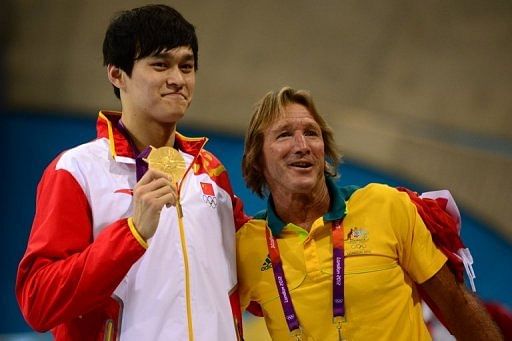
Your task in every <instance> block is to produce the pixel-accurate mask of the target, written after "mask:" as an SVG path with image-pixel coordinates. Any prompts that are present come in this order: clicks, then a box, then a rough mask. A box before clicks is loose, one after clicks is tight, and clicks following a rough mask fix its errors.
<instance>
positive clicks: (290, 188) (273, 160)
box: [262, 103, 325, 196]
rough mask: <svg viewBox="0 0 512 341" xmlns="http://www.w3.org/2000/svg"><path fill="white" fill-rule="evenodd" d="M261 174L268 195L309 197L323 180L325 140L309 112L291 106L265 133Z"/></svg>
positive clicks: (299, 106) (285, 109)
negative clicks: (302, 195)
mask: <svg viewBox="0 0 512 341" xmlns="http://www.w3.org/2000/svg"><path fill="white" fill-rule="evenodd" d="M262 163H263V175H264V176H265V180H266V182H267V184H268V187H269V189H270V192H271V193H273V195H274V196H275V194H276V193H278V192H281V193H282V194H284V195H286V196H288V195H291V194H308V193H311V192H312V191H314V190H316V189H317V188H319V187H320V186H321V184H322V182H323V181H324V165H325V162H324V140H323V138H322V131H321V129H320V126H319V125H318V123H317V122H316V121H315V120H314V118H313V116H312V115H311V113H310V112H309V111H308V110H307V109H306V107H304V106H303V105H301V104H297V103H292V104H288V105H287V106H285V108H284V113H283V115H282V116H281V117H280V118H278V119H277V120H276V121H275V122H273V123H272V124H271V125H270V126H269V127H268V128H267V129H266V130H265V131H264V139H263V162H262Z"/></svg>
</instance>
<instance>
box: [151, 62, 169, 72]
mask: <svg viewBox="0 0 512 341" xmlns="http://www.w3.org/2000/svg"><path fill="white" fill-rule="evenodd" d="M151 66H152V67H153V68H154V69H155V70H157V71H163V70H165V69H167V63H165V62H154V63H152V64H151Z"/></svg>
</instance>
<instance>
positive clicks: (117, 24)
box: [103, 5, 198, 98]
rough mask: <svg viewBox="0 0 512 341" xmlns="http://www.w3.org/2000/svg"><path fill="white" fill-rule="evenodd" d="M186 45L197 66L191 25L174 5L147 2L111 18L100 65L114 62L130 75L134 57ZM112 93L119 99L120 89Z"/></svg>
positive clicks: (195, 41)
mask: <svg viewBox="0 0 512 341" xmlns="http://www.w3.org/2000/svg"><path fill="white" fill-rule="evenodd" d="M180 46H189V47H190V48H191V49H192V52H193V53H194V68H195V69H196V70H197V68H198V62H197V58H198V44H197V36H196V32H195V28H194V26H193V25H192V24H191V23H189V22H188V21H187V20H186V19H185V18H183V16H182V15H181V14H180V13H179V12H178V11H176V10H175V9H174V8H172V7H169V6H166V5H147V6H143V7H138V8H134V9H131V10H128V11H123V12H120V13H119V14H118V15H117V16H116V17H114V18H113V19H112V21H111V22H110V25H109V27H108V29H107V32H106V33H105V40H104V41H103V65H105V66H107V65H114V66H117V67H118V68H120V69H121V70H123V71H124V72H126V74H127V75H128V76H131V74H132V70H133V64H134V62H135V61H136V60H138V59H142V58H145V57H148V56H153V55H156V54H158V53H160V52H162V51H164V50H170V49H173V48H176V47H180ZM114 93H115V95H116V97H117V98H120V94H119V88H117V87H115V86H114Z"/></svg>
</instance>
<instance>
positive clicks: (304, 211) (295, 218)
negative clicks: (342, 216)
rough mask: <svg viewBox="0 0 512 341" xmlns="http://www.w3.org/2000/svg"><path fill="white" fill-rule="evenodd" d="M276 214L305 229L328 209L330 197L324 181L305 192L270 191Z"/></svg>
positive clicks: (309, 227)
mask: <svg viewBox="0 0 512 341" xmlns="http://www.w3.org/2000/svg"><path fill="white" fill-rule="evenodd" d="M272 198H273V201H274V208H275V210H276V214H277V215H278V216H279V217H280V218H281V219H282V220H283V221H285V222H287V223H293V224H295V225H298V226H300V227H302V228H304V229H306V230H307V231H309V230H310V229H311V225H312V224H313V222H314V221H315V220H316V219H318V218H319V217H321V216H323V215H324V214H325V213H327V212H328V211H329V205H330V197H329V191H328V189H327V185H326V184H325V181H323V182H322V186H321V187H320V188H319V189H317V190H314V191H311V193H307V194H302V193H301V194H282V193H272Z"/></svg>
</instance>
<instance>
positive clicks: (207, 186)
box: [200, 182, 217, 208]
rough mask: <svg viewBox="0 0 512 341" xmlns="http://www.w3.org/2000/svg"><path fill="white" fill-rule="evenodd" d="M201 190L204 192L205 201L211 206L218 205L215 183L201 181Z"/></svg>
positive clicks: (202, 196) (202, 197) (203, 198)
mask: <svg viewBox="0 0 512 341" xmlns="http://www.w3.org/2000/svg"><path fill="white" fill-rule="evenodd" d="M200 184H201V191H202V192H203V194H202V195H201V199H202V200H203V202H204V203H205V204H206V205H208V206H209V207H211V208H216V207H217V197H216V196H215V192H214V190H213V185H212V184H211V183H209V182H200Z"/></svg>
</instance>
